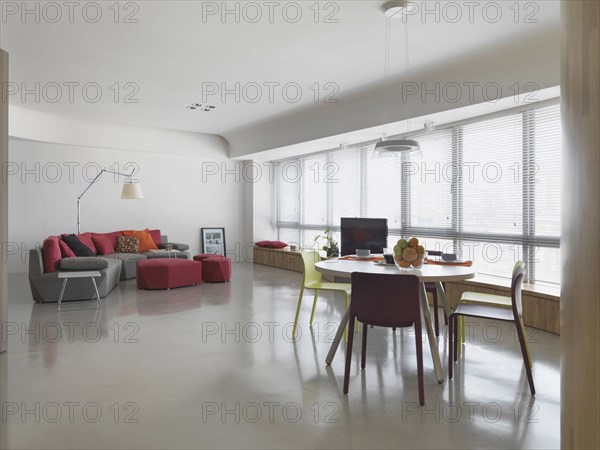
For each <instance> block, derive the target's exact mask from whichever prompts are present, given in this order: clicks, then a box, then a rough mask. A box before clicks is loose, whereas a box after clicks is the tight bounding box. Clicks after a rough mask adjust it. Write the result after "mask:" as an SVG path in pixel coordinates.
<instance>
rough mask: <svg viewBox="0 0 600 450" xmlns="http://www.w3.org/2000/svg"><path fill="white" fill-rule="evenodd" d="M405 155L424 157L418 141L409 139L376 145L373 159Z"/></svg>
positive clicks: (384, 141)
mask: <svg viewBox="0 0 600 450" xmlns="http://www.w3.org/2000/svg"><path fill="white" fill-rule="evenodd" d="M403 155H406V156H410V157H411V158H414V157H417V158H419V157H422V156H423V155H422V153H421V147H420V146H419V143H418V142H417V141H413V140H409V139H390V140H383V141H380V142H378V143H377V144H375V150H374V151H373V158H389V157H401V156H403Z"/></svg>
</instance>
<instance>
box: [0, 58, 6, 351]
mask: <svg viewBox="0 0 600 450" xmlns="http://www.w3.org/2000/svg"><path fill="white" fill-rule="evenodd" d="M7 83H8V53H6V52H5V51H4V50H2V49H0V170H1V174H0V175H1V177H0V178H1V180H0V242H1V243H2V259H1V260H0V330H4V326H3V324H4V323H5V322H8V317H7V309H8V289H7V282H8V280H7V273H8V260H7V257H6V244H7V243H8V177H7V176H6V175H5V170H6V163H8V96H6V95H4V92H5V89H6V88H5V86H6V84H7ZM4 351H6V339H5V338H4V333H2V332H0V353H1V352H4Z"/></svg>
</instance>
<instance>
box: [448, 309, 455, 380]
mask: <svg viewBox="0 0 600 450" xmlns="http://www.w3.org/2000/svg"><path fill="white" fill-rule="evenodd" d="M455 317H456V316H453V315H452V314H450V319H449V320H448V379H449V380H451V379H452V371H453V368H454V367H453V366H454V339H453V336H454V327H455V326H456V325H455V323H456V321H455Z"/></svg>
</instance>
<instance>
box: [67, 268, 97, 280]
mask: <svg viewBox="0 0 600 450" xmlns="http://www.w3.org/2000/svg"><path fill="white" fill-rule="evenodd" d="M99 276H100V272H98V271H97V270H88V271H85V270H79V271H76V272H58V278H86V277H99Z"/></svg>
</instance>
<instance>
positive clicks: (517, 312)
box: [510, 261, 526, 319]
mask: <svg viewBox="0 0 600 450" xmlns="http://www.w3.org/2000/svg"><path fill="white" fill-rule="evenodd" d="M525 273H526V270H525V263H524V262H523V261H517V263H516V264H515V267H514V268H513V274H512V281H511V283H510V298H511V300H512V310H513V314H514V316H515V319H516V318H519V319H520V318H521V316H522V315H523V300H522V298H521V289H522V287H523V279H524V278H525Z"/></svg>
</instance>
